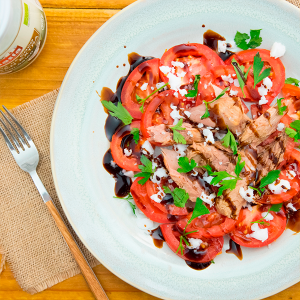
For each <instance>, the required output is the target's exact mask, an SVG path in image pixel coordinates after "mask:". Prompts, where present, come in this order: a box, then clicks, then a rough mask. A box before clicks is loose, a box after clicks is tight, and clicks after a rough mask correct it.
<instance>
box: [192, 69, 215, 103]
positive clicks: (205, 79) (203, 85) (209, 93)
mask: <svg viewBox="0 0 300 300" xmlns="http://www.w3.org/2000/svg"><path fill="white" fill-rule="evenodd" d="M211 83H213V77H212V74H211V73H210V72H207V73H206V74H205V75H203V76H202V77H201V79H200V81H199V83H198V95H197V97H196V106H197V105H200V104H202V103H203V100H205V101H206V102H209V101H212V100H214V99H215V98H216V96H215V90H214V88H213V87H212V85H211Z"/></svg>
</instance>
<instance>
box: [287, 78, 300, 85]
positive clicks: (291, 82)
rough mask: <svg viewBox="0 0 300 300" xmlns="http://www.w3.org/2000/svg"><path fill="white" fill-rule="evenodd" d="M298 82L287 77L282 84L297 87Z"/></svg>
mask: <svg viewBox="0 0 300 300" xmlns="http://www.w3.org/2000/svg"><path fill="white" fill-rule="evenodd" d="M299 82H300V80H298V79H296V78H292V77H289V78H287V79H286V80H285V82H284V83H286V84H294V85H295V86H299Z"/></svg>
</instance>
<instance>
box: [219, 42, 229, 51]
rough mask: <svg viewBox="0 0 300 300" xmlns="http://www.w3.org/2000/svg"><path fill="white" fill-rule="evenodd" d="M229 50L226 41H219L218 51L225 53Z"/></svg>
mask: <svg viewBox="0 0 300 300" xmlns="http://www.w3.org/2000/svg"><path fill="white" fill-rule="evenodd" d="M226 50H227V43H226V42H225V41H218V51H219V52H222V53H225V52H226Z"/></svg>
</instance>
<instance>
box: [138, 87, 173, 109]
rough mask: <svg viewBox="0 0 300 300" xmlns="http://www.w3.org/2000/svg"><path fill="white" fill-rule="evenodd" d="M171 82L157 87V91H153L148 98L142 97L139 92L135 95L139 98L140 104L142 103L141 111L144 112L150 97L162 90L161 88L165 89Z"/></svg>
mask: <svg viewBox="0 0 300 300" xmlns="http://www.w3.org/2000/svg"><path fill="white" fill-rule="evenodd" d="M168 84H169V83H166V84H164V85H162V86H161V87H160V88H158V89H156V90H155V91H153V92H152V93H151V94H150V95H148V96H147V97H146V98H144V99H143V98H141V97H140V96H139V95H138V94H136V95H135V99H136V100H137V102H138V103H139V104H142V105H141V107H140V112H142V113H143V112H144V104H145V102H146V100H147V99H148V98H150V97H151V96H152V95H154V94H155V93H157V92H158V91H160V90H161V89H163V88H164V87H165V86H167V85H168Z"/></svg>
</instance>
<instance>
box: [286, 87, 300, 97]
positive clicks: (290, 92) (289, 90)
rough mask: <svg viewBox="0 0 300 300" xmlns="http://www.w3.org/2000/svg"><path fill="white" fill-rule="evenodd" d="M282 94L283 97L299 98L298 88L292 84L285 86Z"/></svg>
mask: <svg viewBox="0 0 300 300" xmlns="http://www.w3.org/2000/svg"><path fill="white" fill-rule="evenodd" d="M282 94H283V96H284V97H289V96H296V97H300V87H297V86H295V85H293V84H285V85H284V86H283V88H282Z"/></svg>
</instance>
